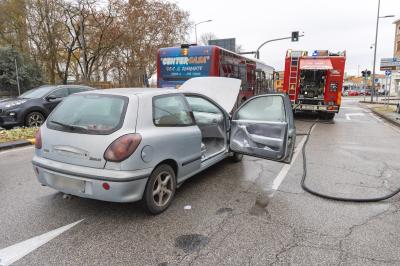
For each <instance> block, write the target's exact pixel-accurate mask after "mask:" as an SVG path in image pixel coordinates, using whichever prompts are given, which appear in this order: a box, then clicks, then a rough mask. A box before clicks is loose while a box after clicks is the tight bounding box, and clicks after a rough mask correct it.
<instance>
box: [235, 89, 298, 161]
mask: <svg viewBox="0 0 400 266" xmlns="http://www.w3.org/2000/svg"><path fill="white" fill-rule="evenodd" d="M295 142H296V128H295V126H294V120H293V111H292V107H291V103H290V99H289V97H288V96H287V95H284V94H265V95H260V96H256V97H253V98H251V99H249V100H247V101H246V102H245V103H244V104H243V105H242V106H241V107H240V108H239V109H238V110H236V112H235V113H234V114H233V116H232V121H231V134H230V149H231V150H232V151H234V152H237V153H241V154H245V155H250V156H255V157H259V158H264V159H268V160H274V161H279V162H285V163H290V161H291V159H292V156H293V150H294V146H295Z"/></svg>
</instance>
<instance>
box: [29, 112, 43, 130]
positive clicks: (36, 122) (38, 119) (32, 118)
mask: <svg viewBox="0 0 400 266" xmlns="http://www.w3.org/2000/svg"><path fill="white" fill-rule="evenodd" d="M44 120H45V119H44V116H43V115H42V114H41V113H39V112H32V113H30V114H29V115H28V116H27V118H26V125H27V126H28V127H40V126H41V125H42V124H43V123H44Z"/></svg>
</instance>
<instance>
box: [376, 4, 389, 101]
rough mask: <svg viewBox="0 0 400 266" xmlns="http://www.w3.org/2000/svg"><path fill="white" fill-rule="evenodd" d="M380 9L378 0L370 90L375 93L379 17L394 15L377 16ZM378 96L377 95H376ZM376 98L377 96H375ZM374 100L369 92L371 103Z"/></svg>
mask: <svg viewBox="0 0 400 266" xmlns="http://www.w3.org/2000/svg"><path fill="white" fill-rule="evenodd" d="M380 9H381V0H378V14H377V16H376V30H375V45H374V65H373V66H372V91H373V92H374V93H376V91H375V74H376V71H375V64H376V49H377V46H378V28H379V19H381V18H392V17H394V15H387V16H382V17H381V16H379V15H380ZM377 97H378V96H377ZM377 100H378V98H377ZM373 101H374V95H373V93H371V103H372V102H373Z"/></svg>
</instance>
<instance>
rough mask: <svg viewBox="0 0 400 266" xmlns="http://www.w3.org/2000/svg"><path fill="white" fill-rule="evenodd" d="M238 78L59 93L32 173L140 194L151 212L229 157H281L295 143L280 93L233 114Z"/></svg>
mask: <svg viewBox="0 0 400 266" xmlns="http://www.w3.org/2000/svg"><path fill="white" fill-rule="evenodd" d="M240 84H241V81H240V80H237V79H230V78H216V77H214V78H213V77H205V78H193V79H190V80H188V81H187V82H186V83H185V84H183V85H182V87H181V88H180V89H178V90H173V89H149V88H144V89H111V90H101V91H91V92H85V93H79V94H75V95H72V96H70V97H68V98H66V99H65V100H64V101H63V102H62V103H61V104H60V105H59V106H58V107H57V108H56V109H55V111H54V112H53V113H51V115H50V116H49V117H48V119H47V121H46V123H45V124H44V125H43V126H42V127H41V128H40V130H39V131H38V134H37V136H36V151H35V156H34V158H33V160H32V163H33V167H34V170H35V172H36V174H37V179H38V180H39V182H40V183H41V184H43V185H45V186H49V187H52V188H54V189H56V190H58V191H62V192H64V193H67V194H72V195H76V196H79V197H84V198H91V199H97V200H104V201H111V202H134V201H139V200H142V201H143V203H144V206H145V208H146V209H147V210H148V211H149V212H150V213H153V214H157V213H160V212H162V211H164V210H165V209H166V208H168V206H169V205H170V203H171V201H172V199H173V197H174V194H175V190H176V188H177V187H178V186H179V185H180V184H182V183H183V182H184V181H185V180H187V179H188V178H190V177H191V176H193V175H195V174H197V173H199V172H201V171H203V170H204V169H206V168H208V167H210V166H212V165H214V164H216V163H218V162H219V161H221V160H223V159H224V158H227V157H232V159H234V160H236V161H239V160H240V159H241V156H242V155H243V154H246V155H250V156H255V157H260V158H265V159H269V160H275V161H281V162H286V163H289V162H290V160H291V157H292V153H293V149H294V144H295V137H296V132H295V127H294V122H293V114H292V109H291V103H290V100H289V98H288V97H287V96H285V95H283V94H282V95H281V94H268V95H261V96H256V97H253V98H251V99H249V100H248V101H246V102H245V103H244V104H242V105H241V106H240V108H238V109H237V110H236V111H235V112H234V113H233V115H232V116H231V115H230V114H229V112H230V111H231V110H232V109H233V107H234V105H235V102H236V99H237V95H238V93H239V90H240Z"/></svg>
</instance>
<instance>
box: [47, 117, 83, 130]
mask: <svg viewBox="0 0 400 266" xmlns="http://www.w3.org/2000/svg"><path fill="white" fill-rule="evenodd" d="M50 123H53V124H56V125H59V126H62V127H66V128H69V129H70V130H75V129H83V130H86V131H87V130H88V128H87V127H84V126H78V125H69V124H64V123H61V122H58V121H54V120H52V121H50Z"/></svg>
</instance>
